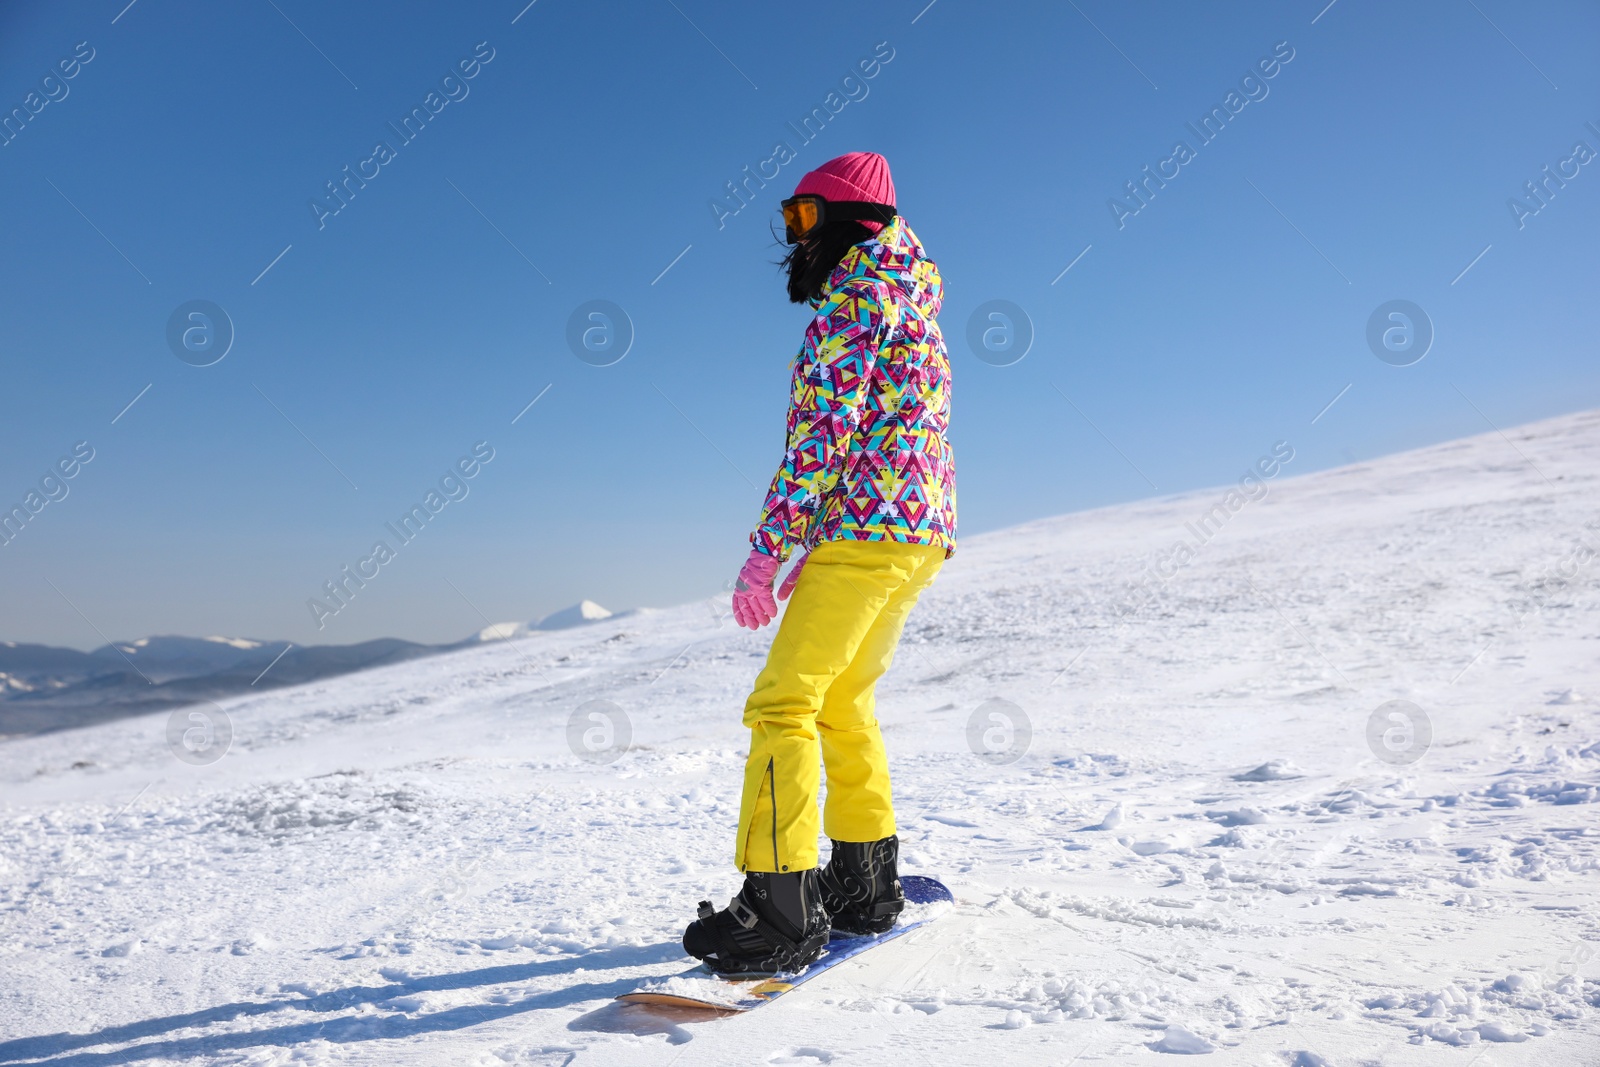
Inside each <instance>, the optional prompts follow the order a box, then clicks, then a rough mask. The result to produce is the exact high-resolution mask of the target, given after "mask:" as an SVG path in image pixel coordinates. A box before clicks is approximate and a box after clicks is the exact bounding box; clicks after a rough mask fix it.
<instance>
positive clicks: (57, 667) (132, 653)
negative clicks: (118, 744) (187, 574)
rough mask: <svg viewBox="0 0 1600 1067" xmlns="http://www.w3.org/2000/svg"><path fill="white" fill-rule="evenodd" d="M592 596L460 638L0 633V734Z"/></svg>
mask: <svg viewBox="0 0 1600 1067" xmlns="http://www.w3.org/2000/svg"><path fill="white" fill-rule="evenodd" d="M611 615H612V613H611V612H609V611H607V610H606V609H605V608H603V607H601V606H600V605H599V604H596V603H595V602H594V601H592V600H584V601H580V602H579V603H577V604H574V605H572V606H571V607H568V608H563V609H562V610H560V611H557V612H554V613H552V614H550V615H547V616H545V617H544V618H542V619H540V620H539V621H537V622H531V623H523V622H502V623H495V624H493V625H491V626H487V627H485V628H484V629H482V630H480V631H479V632H477V633H476V634H473V635H472V636H471V637H469V638H467V639H466V640H464V641H457V642H453V643H451V644H447V645H424V644H418V643H416V642H414V641H402V640H400V639H399V638H393V637H386V638H379V639H377V640H374V641H363V642H361V643H359V644H354V645H309V646H300V645H294V644H292V643H291V642H288V641H262V640H257V639H254V638H247V637H178V636H172V635H163V636H157V637H141V638H139V639H138V640H135V641H118V642H115V643H113V644H109V645H102V646H101V647H99V648H97V649H94V650H93V651H91V652H80V651H78V650H77V649H72V648H55V647H52V646H50V645H31V644H19V643H17V642H12V641H0V738H5V737H8V736H12V737H14V736H22V735H25V734H34V733H41V732H45V731H49V730H62V729H70V728H73V727H79V726H87V725H90V724H91V723H96V722H106V721H109V720H111V719H117V718H122V717H125V716H128V715H138V714H143V713H146V712H151V711H160V710H162V709H164V708H173V707H180V706H182V705H185V704H189V703H192V702H194V701H196V700H220V699H223V698H225V697H229V696H233V695H235V694H238V693H244V692H249V691H250V690H252V689H260V690H265V689H277V688H280V687H282V686H286V685H300V684H303V683H305V682H310V681H315V680H317V679H320V678H333V677H337V676H338V675H341V674H349V673H351V672H352V671H359V670H366V669H368V668H371V667H378V666H382V665H384V664H390V663H401V662H404V661H406V660H413V659H420V658H422V657H424V656H434V655H438V654H440V653H442V652H450V651H454V650H456V649H460V648H464V647H470V646H472V645H476V644H481V643H483V642H486V641H508V640H513V639H517V638H523V637H528V636H530V635H532V634H534V633H537V632H539V631H544V630H564V629H567V628H569V627H572V626H581V625H585V624H587V623H591V622H598V621H600V620H602V619H607V618H610V617H611Z"/></svg>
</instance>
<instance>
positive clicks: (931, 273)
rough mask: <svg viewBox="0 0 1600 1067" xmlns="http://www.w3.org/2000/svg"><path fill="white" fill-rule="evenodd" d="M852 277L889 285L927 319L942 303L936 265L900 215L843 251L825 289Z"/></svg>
mask: <svg viewBox="0 0 1600 1067" xmlns="http://www.w3.org/2000/svg"><path fill="white" fill-rule="evenodd" d="M853 278H863V279H867V280H870V281H879V282H885V283H887V284H889V285H890V286H893V287H894V289H895V290H897V291H898V292H899V294H900V295H901V297H902V298H903V299H904V300H905V301H906V302H907V303H909V304H910V305H911V306H912V307H914V308H916V309H917V310H918V311H919V312H921V313H922V315H923V316H925V317H927V318H933V317H935V316H937V315H938V314H939V308H940V306H941V305H942V304H943V303H944V280H943V279H942V278H941V277H940V276H939V267H938V265H937V264H935V263H934V262H933V260H931V259H929V258H928V254H927V253H926V252H925V251H923V249H922V242H921V241H919V240H917V235H916V234H915V233H912V232H911V227H910V226H908V225H906V220H905V219H904V218H901V217H900V216H896V217H895V219H894V221H893V222H891V223H889V224H888V225H887V226H885V227H884V228H883V229H881V230H879V231H878V233H877V235H876V236H874V237H872V238H871V239H870V240H866V241H862V242H861V243H860V244H858V245H856V246H855V247H854V248H852V249H850V251H849V252H848V253H846V254H845V257H844V259H842V260H841V261H840V262H839V265H838V266H837V267H835V268H833V273H832V274H830V275H828V289H830V290H832V289H836V288H838V287H839V286H840V285H843V284H844V283H845V282H847V281H849V280H851V279H853Z"/></svg>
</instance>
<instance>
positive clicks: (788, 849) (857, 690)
mask: <svg viewBox="0 0 1600 1067" xmlns="http://www.w3.org/2000/svg"><path fill="white" fill-rule="evenodd" d="M783 217H784V228H785V237H786V239H787V241H788V242H789V244H790V245H791V246H792V247H791V249H790V251H789V254H788V255H787V256H786V257H785V259H784V266H785V267H787V269H788V276H789V299H790V300H791V301H793V302H794V303H807V304H810V305H811V306H812V307H813V308H815V309H816V317H815V318H813V319H812V321H811V325H810V326H808V327H807V328H806V335H805V341H804V343H803V344H802V345H801V347H800V352H799V354H798V356H796V358H795V363H794V371H793V378H792V387H791V392H790V402H789V418H788V447H787V450H786V451H785V453H784V459H783V464H782V466H780V467H779V468H778V473H777V476H776V477H775V478H774V479H773V482H772V488H771V490H770V491H769V492H768V494H767V499H766V504H765V506H764V507H763V509H762V513H761V521H760V523H759V524H758V525H757V527H756V531H755V533H753V534H752V535H751V537H750V541H751V544H752V545H753V546H754V548H753V550H752V551H751V553H750V558H749V559H747V560H746V561H745V564H744V567H743V569H741V570H740V571H739V579H738V582H737V583H736V585H735V592H734V594H733V611H734V617H735V619H736V621H737V622H738V623H739V625H741V626H747V627H749V628H750V629H752V630H755V629H758V628H760V627H761V626H764V625H766V624H767V623H769V622H771V621H772V619H773V618H774V616H776V615H777V603H776V601H775V600H774V599H773V588H772V587H773V581H774V579H775V578H776V577H777V574H778V568H779V566H780V564H781V563H782V562H783V561H784V560H786V559H788V558H789V556H790V555H791V554H792V553H793V552H795V551H796V550H797V549H801V550H806V551H808V552H809V555H803V556H802V558H801V560H800V562H798V563H797V564H796V565H795V567H794V569H793V570H791V571H790V572H789V574H788V575H787V576H786V577H785V579H784V581H783V585H782V587H781V588H780V589H779V590H778V592H777V598H778V599H780V600H781V599H786V598H788V597H789V595H790V594H791V593H792V594H793V599H792V601H791V602H790V604H789V610H788V612H787V613H786V614H785V615H784V617H783V622H782V623H781V624H780V625H779V627H778V633H777V636H776V638H775V639H774V640H773V642H772V648H771V650H770V652H769V653H768V656H767V663H766V666H765V667H764V668H763V669H762V671H761V673H760V675H759V676H758V677H757V678H756V684H755V690H754V692H752V693H751V694H750V699H749V700H748V701H746V703H745V710H744V723H745V725H746V726H748V727H750V757H749V760H748V761H747V763H746V764H745V776H744V799H743V802H742V803H741V805H740V811H739V837H738V842H737V846H736V849H735V856H734V860H735V862H736V863H737V865H738V867H739V869H740V870H741V871H743V872H744V875H745V881H744V886H743V888H742V889H741V890H740V891H739V894H738V895H737V896H735V897H734V898H733V900H732V901H731V902H730V903H729V905H728V907H727V908H724V909H723V910H721V911H715V910H713V908H712V906H711V904H710V902H709V901H702V902H701V904H700V912H699V915H700V917H699V919H697V920H696V921H695V922H694V923H692V924H690V926H689V928H688V929H687V930H686V931H684V935H683V946H684V949H685V950H686V951H688V952H689V953H690V955H693V956H695V957H697V958H700V959H703V960H705V962H706V964H707V966H709V967H710V968H711V969H712V970H714V971H718V972H721V973H724V974H761V973H772V972H776V971H789V970H795V969H797V968H800V967H804V966H805V965H806V964H808V963H810V962H811V961H812V960H814V959H816V957H817V955H818V954H819V953H820V952H821V950H822V947H823V945H824V944H826V943H827V941H828V936H829V932H830V928H831V929H833V930H838V931H840V932H842V933H847V934H863V933H881V932H883V931H885V930H888V929H889V928H890V927H892V926H893V925H894V923H895V918H896V917H897V916H898V915H899V913H900V910H901V909H902V908H903V907H904V906H905V898H904V897H903V896H902V894H901V892H900V882H899V879H898V878H897V876H896V870H895V867H896V861H897V857H898V851H899V842H898V840H897V839H896V837H895V824H894V810H893V806H892V803H891V800H890V792H889V766H888V758H887V756H886V754H885V752H884V747H883V738H882V736H881V735H880V734H879V732H878V722H877V719H876V718H874V716H873V687H874V685H875V684H876V682H877V680H878V678H879V677H880V676H881V675H882V674H883V672H884V671H886V670H887V669H888V668H889V664H890V661H891V660H892V659H893V657H894V650H895V646H896V645H897V644H898V643H899V640H900V631H901V629H902V627H904V625H905V621H906V616H907V615H909V614H910V612H911V608H912V607H913V606H914V605H915V604H916V602H917V597H918V596H919V595H920V594H921V592H922V591H923V590H924V589H926V588H927V587H928V585H929V583H931V582H932V581H933V578H934V576H935V575H936V574H937V573H938V572H939V568H940V566H941V565H942V564H943V563H944V560H945V559H946V558H947V557H948V556H949V555H950V554H951V553H953V552H954V551H955V545H956V499H955V465H954V459H953V457H952V454H951V451H950V445H949V443H948V442H947V441H946V440H945V431H946V429H947V427H948V426H949V421H950V360H949V356H948V354H947V353H946V351H945V345H944V338H943V337H942V336H941V334H940V332H939V324H938V323H937V322H936V321H935V320H934V316H935V315H936V314H937V313H938V311H939V305H940V303H941V301H942V299H943V289H942V287H941V283H940V279H939V269H938V268H937V267H936V266H935V265H934V263H933V260H931V259H929V258H928V257H927V255H926V254H925V253H924V252H923V250H922V245H921V244H920V243H919V242H918V241H917V238H916V235H915V234H913V233H912V232H911V228H910V227H909V226H907V225H906V223H905V220H904V219H902V218H900V217H899V216H898V215H897V214H896V212H895V196H894V182H893V181H892V180H891V178H890V176H889V164H888V162H887V161H885V160H884V158H883V157H882V156H880V155H877V154H875V153H871V152H851V153H850V154H848V155H844V156H840V157H839V158H838V159H833V160H830V161H828V162H827V163H824V164H823V165H822V166H821V167H819V168H817V169H816V170H814V171H812V172H811V173H810V174H807V175H806V176H805V177H804V178H802V179H801V180H800V184H799V185H798V186H796V188H795V195H794V196H793V197H791V198H790V199H788V200H785V201H784V202H783ZM819 741H820V747H821V754H822V763H823V765H824V767H825V768H826V772H827V778H828V798H827V805H826V810H825V811H824V812H823V817H822V828H823V829H824V830H826V832H827V834H828V837H829V838H830V839H831V840H832V842H833V852H832V855H831V857H830V858H829V861H828V866H827V868H826V869H824V870H818V869H817V861H818V854H817V830H818V819H817V790H818V786H819V784H820V783H819V780H818V779H819V777H820V775H819V773H818V766H817V751H818V745H819Z"/></svg>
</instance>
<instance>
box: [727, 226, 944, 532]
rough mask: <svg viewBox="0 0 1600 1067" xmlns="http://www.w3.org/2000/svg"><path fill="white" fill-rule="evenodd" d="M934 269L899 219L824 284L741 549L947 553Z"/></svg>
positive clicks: (938, 298)
mask: <svg viewBox="0 0 1600 1067" xmlns="http://www.w3.org/2000/svg"><path fill="white" fill-rule="evenodd" d="M943 300H944V288H943V284H942V282H941V281H940V278H939V268H938V267H937V266H935V265H934V262H933V260H931V259H929V258H928V257H927V255H926V254H925V253H924V252H923V250H922V245H921V243H920V242H918V240H917V236H916V234H914V233H912V232H911V227H909V226H907V225H906V223H905V220H904V219H898V218H897V219H895V220H894V221H893V222H891V223H890V224H889V225H887V226H885V227H884V228H883V229H882V230H880V231H879V232H878V234H877V236H876V237H874V238H873V239H871V240H869V241H864V242H862V243H861V244H859V245H856V246H855V247H854V248H852V249H851V250H850V251H849V252H848V253H846V254H845V257H844V259H843V260H842V261H841V262H840V263H839V265H838V266H837V267H835V268H834V270H833V273H832V274H830V275H829V276H828V283H827V285H826V287H825V288H824V290H823V296H822V300H821V302H820V303H819V304H818V305H817V316H816V318H815V319H814V320H812V323H811V325H810V326H808V327H807V328H806V336H805V342H804V343H803V344H802V345H801V346H800V352H799V354H798V355H796V356H795V362H794V372H793V384H792V387H791V392H790V397H789V420H788V444H787V448H786V450H785V452H784V456H783V465H782V466H780V467H779V468H778V473H777V476H776V477H774V478H773V480H772V488H771V489H770V490H769V491H768V493H767V499H766V503H765V505H764V506H763V508H762V511H761V521H760V524H759V525H758V526H757V527H756V530H755V533H753V534H751V535H750V543H751V544H753V545H754V546H755V547H756V548H757V549H759V550H760V551H762V552H765V553H766V554H768V555H771V556H776V557H777V558H778V559H780V560H783V559H788V558H789V555H790V553H791V552H793V551H794V550H795V549H797V548H804V549H810V548H812V547H814V546H815V545H818V544H820V543H822V542H824V541H836V540H848V541H885V540H888V541H900V542H903V543H906V544H918V545H937V546H940V547H942V548H943V549H944V550H945V554H946V556H948V555H950V554H951V553H953V552H954V551H955V548H956V470H955V457H954V455H953V453H952V452H951V450H950V443H949V442H948V441H947V440H946V439H945V433H946V431H947V430H948V429H949V426H950V356H949V353H948V352H947V351H946V350H945V345H944V337H943V335H942V334H941V333H940V332H939V324H938V322H936V321H935V319H934V316H935V315H937V314H938V312H939V305H940V304H941V303H942V302H943Z"/></svg>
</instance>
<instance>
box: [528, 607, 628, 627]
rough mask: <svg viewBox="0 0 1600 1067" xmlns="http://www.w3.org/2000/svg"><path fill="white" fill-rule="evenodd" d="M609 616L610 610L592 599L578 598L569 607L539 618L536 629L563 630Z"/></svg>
mask: <svg viewBox="0 0 1600 1067" xmlns="http://www.w3.org/2000/svg"><path fill="white" fill-rule="evenodd" d="M609 618H611V612H609V611H607V610H606V609H605V608H603V607H601V606H600V605H599V604H596V603H595V602H594V601H592V600H580V601H578V602H577V603H576V604H574V605H572V606H571V607H570V608H562V609H561V610H560V611H556V612H552V613H551V614H549V615H546V616H545V617H544V618H542V619H540V620H539V622H538V624H537V627H536V628H537V629H540V630H565V629H567V628H568V627H571V626H582V625H584V624H585V623H591V622H599V621H600V620H601V619H609Z"/></svg>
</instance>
